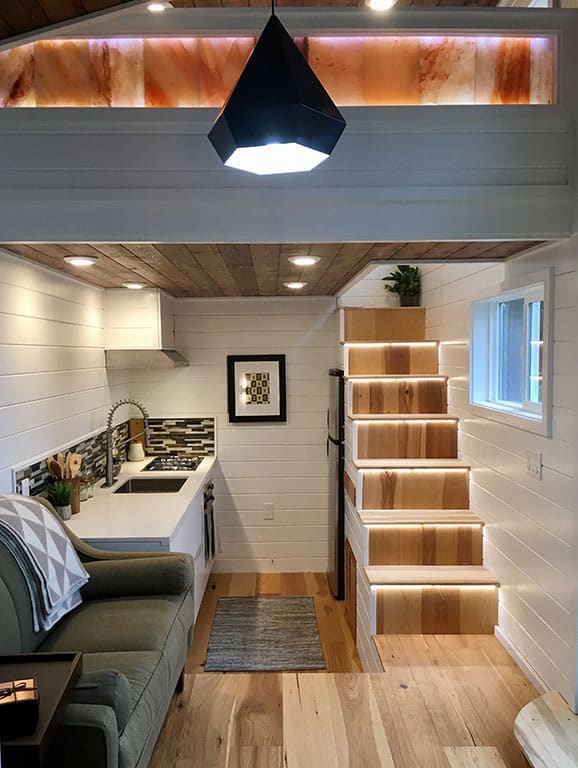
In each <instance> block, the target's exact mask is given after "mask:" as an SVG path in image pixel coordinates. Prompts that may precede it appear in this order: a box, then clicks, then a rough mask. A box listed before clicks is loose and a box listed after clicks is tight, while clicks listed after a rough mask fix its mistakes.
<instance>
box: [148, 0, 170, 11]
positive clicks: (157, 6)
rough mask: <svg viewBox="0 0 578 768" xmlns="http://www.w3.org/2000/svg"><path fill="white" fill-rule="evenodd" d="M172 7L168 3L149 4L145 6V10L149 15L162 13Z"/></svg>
mask: <svg viewBox="0 0 578 768" xmlns="http://www.w3.org/2000/svg"><path fill="white" fill-rule="evenodd" d="M172 7H173V6H172V5H171V4H170V3H162V2H161V3H149V4H148V5H147V8H148V9H149V11H150V12H151V13H163V11H166V10H167V8H172Z"/></svg>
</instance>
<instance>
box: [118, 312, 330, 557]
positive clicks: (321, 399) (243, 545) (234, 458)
mask: <svg viewBox="0 0 578 768" xmlns="http://www.w3.org/2000/svg"><path fill="white" fill-rule="evenodd" d="M175 323H176V344H177V349H178V350H179V351H180V352H182V353H183V354H184V355H185V356H186V357H187V358H188V360H189V361H190V363H191V365H190V367H189V368H181V369H176V370H171V371H153V370H146V371H132V372H131V392H132V394H133V396H134V397H136V398H137V399H139V400H142V402H144V403H146V405H147V407H148V408H149V410H150V411H151V413H154V414H155V415H157V416H178V415H189V416H197V415H198V416H206V415H215V416H216V418H217V453H218V457H219V463H218V464H219V467H218V470H217V477H216V480H215V491H216V508H217V510H218V520H219V525H220V533H221V540H222V552H221V554H220V556H219V559H218V561H217V565H216V569H217V570H219V571H221V572H240V571H323V570H325V568H326V564H327V523H328V466H327V458H326V436H327V430H326V412H327V408H328V404H329V400H328V394H329V388H328V376H327V371H328V369H329V368H330V367H332V366H333V365H334V364H335V347H336V338H337V314H336V312H335V301H334V300H333V299H330V298H299V297H290V298H260V299H259V298H250V299H249V298H247V299H179V300H178V301H177V303H176V319H175ZM252 353H255V354H258V353H261V354H267V353H269V354H285V355H286V356H287V361H286V362H287V414H288V415H287V422H286V423H285V424H266V423H265V424H253V425H249V424H229V422H228V416H227V377H226V356H227V355H228V354H252ZM265 502H272V503H273V504H274V505H275V519H274V520H264V519H263V504H264V503H265Z"/></svg>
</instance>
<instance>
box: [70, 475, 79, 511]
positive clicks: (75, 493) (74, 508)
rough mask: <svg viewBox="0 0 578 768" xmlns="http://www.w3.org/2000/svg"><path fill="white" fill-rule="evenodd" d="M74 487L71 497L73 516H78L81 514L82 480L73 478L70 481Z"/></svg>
mask: <svg viewBox="0 0 578 768" xmlns="http://www.w3.org/2000/svg"><path fill="white" fill-rule="evenodd" d="M70 484H71V486H72V496H71V497H70V506H71V507H72V514H73V515H77V514H78V513H79V512H80V478H79V477H73V478H71V480H70Z"/></svg>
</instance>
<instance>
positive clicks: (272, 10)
mask: <svg viewBox="0 0 578 768" xmlns="http://www.w3.org/2000/svg"><path fill="white" fill-rule="evenodd" d="M274 15H275V0H271V16H274Z"/></svg>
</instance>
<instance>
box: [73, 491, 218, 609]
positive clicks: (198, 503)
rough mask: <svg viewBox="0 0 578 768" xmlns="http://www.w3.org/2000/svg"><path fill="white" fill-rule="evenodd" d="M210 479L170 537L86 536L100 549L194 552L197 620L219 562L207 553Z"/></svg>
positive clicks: (196, 495) (88, 541)
mask: <svg viewBox="0 0 578 768" xmlns="http://www.w3.org/2000/svg"><path fill="white" fill-rule="evenodd" d="M210 482H211V480H210V478H209V477H207V478H206V480H205V482H204V483H203V485H202V486H201V488H199V490H198V491H197V493H196V494H195V496H194V497H193V499H192V501H191V503H190V504H189V506H188V507H187V509H186V512H185V513H184V514H183V516H182V517H181V519H180V520H179V522H178V524H177V526H176V527H175V529H174V531H173V533H172V534H171V536H170V538H145V537H138V536H136V535H135V536H134V537H133V536H131V537H130V538H129V537H126V538H114V539H112V538H111V539H104V538H103V539H97V538H89V537H83V538H84V539H85V541H86V542H87V543H88V544H90V545H91V546H93V547H96V548H97V549H112V550H115V551H125V552H188V553H189V554H191V555H193V558H194V561H195V584H194V597H195V621H196V620H197V615H198V613H199V609H200V607H201V603H202V601H203V595H204V594H205V589H206V588H207V582H208V581H209V577H210V575H211V571H212V569H213V564H214V562H215V561H214V559H209V560H207V558H206V556H205V530H204V517H205V515H204V511H205V510H204V490H205V488H206V486H207V484H209V483H210ZM160 503H161V504H162V503H163V502H162V501H160ZM165 503H166V500H165ZM136 527H138V526H135V528H136Z"/></svg>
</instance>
